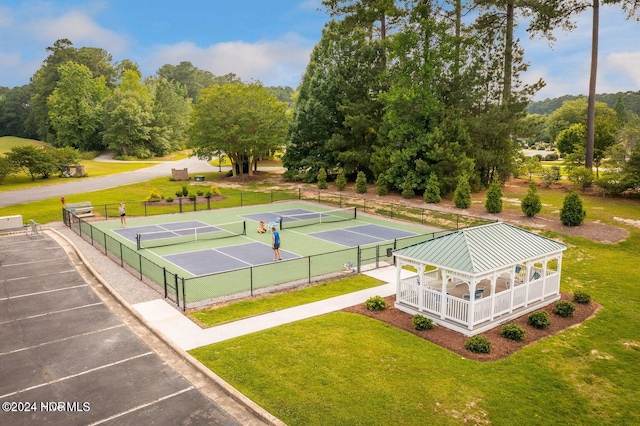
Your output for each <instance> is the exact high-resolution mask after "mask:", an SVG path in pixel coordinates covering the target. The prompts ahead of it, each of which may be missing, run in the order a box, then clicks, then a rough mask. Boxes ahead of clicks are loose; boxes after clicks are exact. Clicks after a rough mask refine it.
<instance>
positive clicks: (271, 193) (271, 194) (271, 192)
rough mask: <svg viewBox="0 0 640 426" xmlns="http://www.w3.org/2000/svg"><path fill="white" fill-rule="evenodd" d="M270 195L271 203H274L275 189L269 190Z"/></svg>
mask: <svg viewBox="0 0 640 426" xmlns="http://www.w3.org/2000/svg"><path fill="white" fill-rule="evenodd" d="M269 195H270V196H271V204H273V189H272V190H271V191H270V192H269Z"/></svg>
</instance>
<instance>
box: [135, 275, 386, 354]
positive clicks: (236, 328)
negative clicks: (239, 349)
mask: <svg viewBox="0 0 640 426" xmlns="http://www.w3.org/2000/svg"><path fill="white" fill-rule="evenodd" d="M365 274H366V275H369V276H371V277H374V278H378V279H380V280H382V281H385V282H386V283H387V284H384V285H381V286H378V287H372V288H369V289H365V290H360V291H356V292H354V293H349V294H344V295H342V296H337V297H332V298H330V299H325V300H321V301H318V302H313V303H309V304H306V305H302V306H296V307H293V308H289V309H283V310H280V311H276V312H270V313H267V314H263V315H258V316H255V317H251V318H246V319H242V320H239V321H235V322H232V323H228V324H223V325H219V326H215V327H211V328H207V329H202V328H200V327H199V326H198V325H196V324H195V323H193V322H192V321H191V320H189V319H188V318H187V317H186V316H185V315H184V314H183V313H182V312H180V311H179V310H178V309H177V308H176V307H175V306H174V305H172V304H171V305H170V304H169V303H167V302H166V301H165V300H164V299H158V300H151V301H147V302H141V303H136V304H133V305H132V307H133V309H135V310H136V311H137V312H138V313H139V314H140V315H141V316H142V317H143V318H144V319H145V321H146V323H147V325H148V326H149V327H152V328H154V329H155V330H157V331H158V332H160V333H162V334H163V335H164V336H166V338H168V339H169V340H171V341H172V342H173V343H174V344H175V345H177V346H178V347H180V348H181V349H183V350H185V351H188V350H190V349H194V348H197V347H200V346H205V345H209V344H212V343H217V342H222V341H224V340H227V339H232V338H234V337H238V336H242V335H245V334H250V333H255V332H257V331H262V330H266V329H269V328H272V327H277V326H279V325H282V324H288V323H291V322H294V321H300V320H303V319H306V318H311V317H315V316H318V315H324V314H327V313H330V312H334V311H340V310H342V309H345V308H348V307H350V306H354V305H358V304H360V303H364V302H365V301H366V300H367V299H368V298H370V297H373V296H382V297H387V296H391V295H393V294H395V285H394V284H392V283H393V282H394V281H395V274H396V268H395V266H389V267H386V268H380V269H374V270H372V271H368V272H365Z"/></svg>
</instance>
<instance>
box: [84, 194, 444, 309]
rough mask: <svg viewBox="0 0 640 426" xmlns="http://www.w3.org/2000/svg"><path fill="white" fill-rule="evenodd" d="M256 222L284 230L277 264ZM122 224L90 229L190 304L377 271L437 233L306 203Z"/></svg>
mask: <svg viewBox="0 0 640 426" xmlns="http://www.w3.org/2000/svg"><path fill="white" fill-rule="evenodd" d="M259 221H264V222H266V223H268V224H270V225H271V226H274V227H276V229H279V228H282V229H281V230H279V232H280V236H281V242H282V244H281V247H280V252H281V255H282V259H283V260H282V261H274V260H273V249H272V247H271V241H272V235H271V233H270V232H268V233H264V234H261V233H258V232H257V227H258V223H259ZM127 222H128V227H126V228H124V227H122V226H121V225H120V222H119V221H118V220H114V221H107V222H93V223H92V225H93V226H95V227H96V228H97V229H98V230H99V231H102V232H103V233H104V234H107V235H109V236H110V237H112V238H114V239H115V240H117V241H119V242H121V243H122V244H123V245H124V246H127V247H129V248H132V249H133V250H136V252H137V253H138V254H140V255H141V256H142V257H143V258H145V259H147V260H148V261H149V262H152V263H154V264H156V265H159V266H160V267H161V268H164V269H166V271H169V272H171V273H173V274H176V275H177V276H179V277H182V278H184V281H185V282H187V281H188V283H187V284H186V285H187V287H188V291H187V296H186V297H187V299H188V300H202V299H205V298H211V297H217V296H220V295H226V294H232V293H236V292H241V291H246V290H248V287H247V286H248V284H247V283H249V285H250V288H251V290H252V291H253V289H255V288H262V287H267V286H271V285H277V284H282V283H285V282H289V281H295V280H299V279H301V278H305V277H307V276H309V277H310V276H316V275H322V274H327V273H335V272H338V271H341V270H344V264H345V263H347V262H352V263H354V264H355V263H357V262H359V264H366V262H372V263H373V262H375V263H376V266H377V264H378V263H379V262H380V261H389V260H390V258H389V257H387V249H389V248H392V249H393V248H399V246H398V244H399V243H401V246H402V247H406V246H408V245H411V244H414V243H417V242H420V241H424V240H426V239H428V238H429V237H428V236H426V235H425V234H432V233H433V232H434V231H438V229H434V228H430V227H426V226H420V225H413V224H408V223H402V222H398V221H392V220H387V219H384V218H380V217H376V216H372V215H367V214H362V213H360V212H357V211H356V210H355V209H354V208H351V209H331V208H328V207H327V206H323V205H317V204H314V203H309V202H286V203H276V204H268V205H258V206H245V207H237V208H231V209H220V210H212V211H200V212H193V213H183V214H177V215H176V214H173V215H162V216H147V217H131V218H128V220H127ZM271 226H269V229H271ZM138 247H139V248H138Z"/></svg>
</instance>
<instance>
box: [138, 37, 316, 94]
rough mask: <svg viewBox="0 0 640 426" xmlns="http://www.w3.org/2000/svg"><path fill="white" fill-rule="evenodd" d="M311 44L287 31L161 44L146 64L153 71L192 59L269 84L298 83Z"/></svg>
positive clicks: (215, 69)
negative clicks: (250, 38) (253, 38)
mask: <svg viewBox="0 0 640 426" xmlns="http://www.w3.org/2000/svg"><path fill="white" fill-rule="evenodd" d="M312 48H313V42H312V41H309V40H306V39H304V38H302V37H299V36H297V35H295V34H287V35H285V36H284V37H282V38H281V39H279V40H263V41H259V42H256V43H247V42H243V41H234V42H226V43H218V44H214V45H211V46H208V47H205V48H201V47H199V46H196V45H195V44H194V43H191V42H187V43H179V44H174V45H169V46H159V47H158V48H157V49H156V51H155V52H154V53H153V55H152V56H151V57H149V58H148V60H146V61H144V62H145V65H146V67H148V68H152V69H153V71H152V72H151V73H154V72H155V71H156V70H157V69H158V68H160V67H161V66H162V65H165V64H172V65H177V64H178V63H180V62H181V61H189V62H191V63H192V64H193V65H195V66H196V67H198V68H200V69H204V70H207V71H210V72H211V73H213V74H214V75H225V74H228V73H234V74H236V75H237V76H238V77H240V78H241V79H242V80H244V81H249V80H259V81H261V82H262V83H263V84H265V85H267V86H271V85H289V86H293V87H295V86H297V85H298V83H299V82H300V78H301V76H302V74H303V73H304V71H305V68H306V66H307V63H308V62H309V55H310V54H311V50H312Z"/></svg>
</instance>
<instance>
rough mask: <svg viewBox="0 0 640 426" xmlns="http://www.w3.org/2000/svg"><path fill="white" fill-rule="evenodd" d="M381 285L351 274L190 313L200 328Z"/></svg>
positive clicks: (374, 280)
mask: <svg viewBox="0 0 640 426" xmlns="http://www.w3.org/2000/svg"><path fill="white" fill-rule="evenodd" d="M381 284H384V283H383V282H382V281H380V280H377V279H375V278H371V277H368V276H366V275H354V276H350V277H347V278H343V279H340V280H336V281H331V282H326V283H322V284H317V285H314V286H312V287H307V288H304V289H301V290H298V291H292V292H287V293H281V294H276V295H271V296H264V297H258V298H255V299H249V300H243V301H240V302H236V303H231V304H228V305H225V306H220V307H214V308H205V309H201V310H198V311H193V312H191V313H189V316H190V317H191V318H192V319H193V320H195V321H196V322H197V323H199V324H200V325H202V326H203V327H211V326H213V325H218V324H223V323H227V322H232V321H236V320H238V319H241V318H248V317H252V316H255V315H261V314H264V313H267V312H273V311H278V310H281V309H286V308H290V307H293V306H300V305H304V304H306V303H312V302H317V301H318V300H324V299H328V298H330V297H335V296H340V295H342V294H346V293H351V292H354V291H358V290H363V289H366V288H371V287H375V286H378V285H381Z"/></svg>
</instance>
